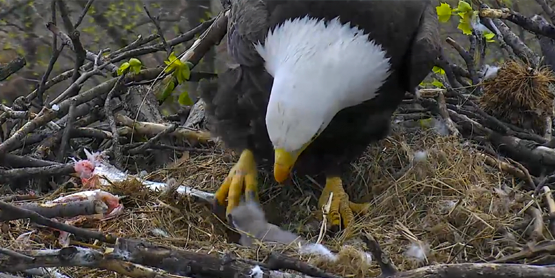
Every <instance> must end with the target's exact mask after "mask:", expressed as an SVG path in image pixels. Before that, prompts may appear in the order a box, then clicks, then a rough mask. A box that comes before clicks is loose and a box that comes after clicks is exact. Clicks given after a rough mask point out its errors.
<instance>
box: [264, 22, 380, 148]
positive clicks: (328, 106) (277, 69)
mask: <svg viewBox="0 0 555 278" xmlns="http://www.w3.org/2000/svg"><path fill="white" fill-rule="evenodd" d="M255 48H256V50H257V51H258V53H259V54H260V56H262V58H264V60H265V67H266V70H267V71H268V72H269V73H270V74H271V75H272V76H273V77H274V83H273V87H272V92H271V95H270V100H269V103H268V109H267V113H266V125H267V127H268V133H269V135H270V139H271V140H272V142H273V144H274V147H275V148H284V149H285V150H287V151H297V150H299V149H300V148H301V147H302V146H303V145H304V144H305V143H307V142H308V141H310V139H311V138H312V137H314V136H315V135H318V134H319V133H320V132H322V131H323V130H324V129H325V128H326V126H327V125H328V124H329V122H330V121H331V120H332V118H333V117H334V116H335V114H337V112H339V111H340V110H342V109H344V108H346V107H350V106H354V105H357V104H360V103H362V102H364V101H366V100H370V99H372V98H374V97H376V95H377V94H376V92H377V91H378V89H379V88H380V87H381V86H382V85H383V83H385V81H386V79H387V77H388V76H389V74H390V72H389V69H390V63H389V58H387V57H386V52H385V51H384V50H382V47H381V46H380V45H378V44H376V43H375V42H373V41H370V40H369V38H368V35H365V34H364V33H363V31H362V30H361V29H359V28H358V27H350V24H349V23H347V24H345V25H344V24H341V22H340V21H339V19H338V18H335V19H333V20H331V21H329V22H327V24H326V23H325V22H324V21H323V20H318V19H314V18H310V17H308V16H306V17H303V18H296V19H293V20H287V21H285V22H284V23H283V24H281V25H279V26H277V27H276V28H275V30H273V31H270V32H269V33H268V36H267V37H266V40H265V42H264V45H262V44H261V43H258V44H256V45H255Z"/></svg>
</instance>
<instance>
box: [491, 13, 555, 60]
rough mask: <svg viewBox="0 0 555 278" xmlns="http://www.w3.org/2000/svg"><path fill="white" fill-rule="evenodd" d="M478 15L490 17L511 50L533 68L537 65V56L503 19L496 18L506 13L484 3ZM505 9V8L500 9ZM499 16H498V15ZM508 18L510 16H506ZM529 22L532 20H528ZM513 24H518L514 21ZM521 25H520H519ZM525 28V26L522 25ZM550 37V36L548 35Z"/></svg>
mask: <svg viewBox="0 0 555 278" xmlns="http://www.w3.org/2000/svg"><path fill="white" fill-rule="evenodd" d="M481 7H482V9H481V10H480V17H490V18H491V19H492V24H493V25H495V26H496V28H497V30H498V31H499V32H500V34H502V36H501V38H502V39H503V40H504V42H505V43H506V44H508V45H510V46H511V48H512V49H513V52H514V53H515V54H516V55H517V56H518V57H519V58H520V59H521V60H522V61H524V62H527V63H530V64H531V65H532V67H533V68H535V67H537V66H538V64H539V61H540V59H539V57H538V56H537V55H536V54H535V53H534V52H533V51H532V50H531V49H530V48H529V47H528V46H527V45H526V44H525V43H523V42H522V41H521V40H520V39H519V38H518V36H517V35H515V34H514V33H513V32H512V31H511V29H510V28H509V26H507V25H506V24H505V23H503V21H501V20H499V19H497V18H503V16H505V15H507V14H506V13H503V12H501V13H498V11H501V10H494V9H489V7H488V6H487V5H486V4H482V5H481ZM502 10H506V9H502ZM498 16H499V17H498ZM507 19H509V20H510V18H507ZM530 22H532V21H531V20H530ZM515 24H517V25H519V24H518V23H516V22H515ZM520 26H522V25H520ZM522 27H523V28H525V29H526V27H525V26H522ZM549 37H551V36H549Z"/></svg>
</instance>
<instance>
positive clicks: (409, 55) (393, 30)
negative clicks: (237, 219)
mask: <svg viewBox="0 0 555 278" xmlns="http://www.w3.org/2000/svg"><path fill="white" fill-rule="evenodd" d="M227 1H228V2H227V4H229V7H230V15H229V22H228V30H227V31H228V32H227V47H228V53H229V54H230V56H231V57H232V58H233V60H234V62H235V63H236V64H237V66H236V67H234V68H230V69H228V70H227V71H225V72H224V73H222V74H220V75H219V76H218V81H217V84H205V85H204V86H205V87H204V88H201V97H202V98H203V100H204V101H205V102H206V113H207V118H208V119H209V123H210V124H211V125H212V127H211V129H212V132H213V133H214V134H215V135H217V136H219V137H220V139H221V140H223V141H224V143H225V144H226V145H227V147H229V148H232V149H234V150H235V151H237V152H238V153H241V155H240V158H239V160H238V161H237V163H236V164H235V166H233V168H232V169H231V170H230V172H229V175H228V176H227V178H226V179H225V181H224V182H223V183H222V185H221V186H220V187H219V189H218V190H217V192H216V194H215V199H216V200H215V203H216V206H217V207H220V208H222V209H223V208H224V207H225V210H226V215H228V216H229V215H230V213H231V211H232V210H233V209H234V208H235V207H237V206H238V205H239V203H240V201H241V199H242V197H244V199H245V200H247V201H249V200H254V201H258V188H257V187H258V181H257V174H258V170H257V167H258V166H260V165H261V164H264V162H265V161H269V162H270V163H273V171H274V177H275V180H276V181H277V182H279V183H283V182H284V181H286V180H287V179H288V178H289V176H290V173H291V171H292V170H293V169H295V171H297V172H298V173H299V172H301V173H305V174H309V175H318V174H322V173H323V174H325V177H326V183H325V188H324V190H323V192H322V195H321V197H320V198H319V202H318V206H319V208H321V207H322V206H323V205H325V204H326V203H327V202H328V199H329V196H330V193H331V192H333V198H332V200H333V201H332V203H331V209H330V212H329V216H328V219H330V221H331V226H332V227H335V228H340V227H341V224H343V225H342V226H343V227H344V228H345V227H348V226H349V224H350V223H351V221H352V220H353V216H354V213H361V212H363V211H365V210H366V209H367V208H368V204H360V203H354V202H351V201H349V197H348V196H347V194H346V193H345V191H344V188H343V184H342V179H341V174H342V173H343V172H344V171H345V170H346V167H345V166H348V165H349V164H350V162H351V161H352V160H353V159H356V158H357V157H358V156H360V155H361V154H362V153H363V152H364V150H365V149H366V147H367V146H368V145H369V144H370V143H372V142H375V141H378V140H380V139H383V138H385V137H386V136H387V134H388V133H389V128H390V122H391V116H392V114H393V112H394V111H395V110H396V109H397V106H398V105H399V104H400V103H401V101H402V99H403V97H404V95H405V92H406V91H413V90H414V89H415V88H416V86H417V85H418V84H419V83H420V82H421V81H422V80H423V79H424V78H425V77H426V76H427V74H428V73H429V72H430V71H431V69H432V67H433V65H434V63H435V60H436V59H437V57H438V56H439V53H440V42H439V32H438V21H437V17H436V15H435V11H434V8H433V5H432V2H431V0H341V1H333V0H227ZM322 176H323V175H322ZM228 220H230V219H229V218H228Z"/></svg>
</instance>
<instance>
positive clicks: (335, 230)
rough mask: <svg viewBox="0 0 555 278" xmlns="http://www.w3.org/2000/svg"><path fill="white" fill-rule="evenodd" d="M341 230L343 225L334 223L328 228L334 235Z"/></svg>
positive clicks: (331, 234)
mask: <svg viewBox="0 0 555 278" xmlns="http://www.w3.org/2000/svg"><path fill="white" fill-rule="evenodd" d="M339 231H341V225H333V226H331V227H330V228H329V229H328V232H329V234H330V236H332V237H334V236H336V235H337V233H339Z"/></svg>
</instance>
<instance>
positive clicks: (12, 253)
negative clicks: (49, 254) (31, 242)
mask: <svg viewBox="0 0 555 278" xmlns="http://www.w3.org/2000/svg"><path fill="white" fill-rule="evenodd" d="M0 254H4V255H7V256H10V257H14V258H18V259H20V260H23V261H33V260H34V258H33V257H29V256H27V255H23V254H21V253H18V252H15V251H12V250H10V249H6V248H2V247H0Z"/></svg>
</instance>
